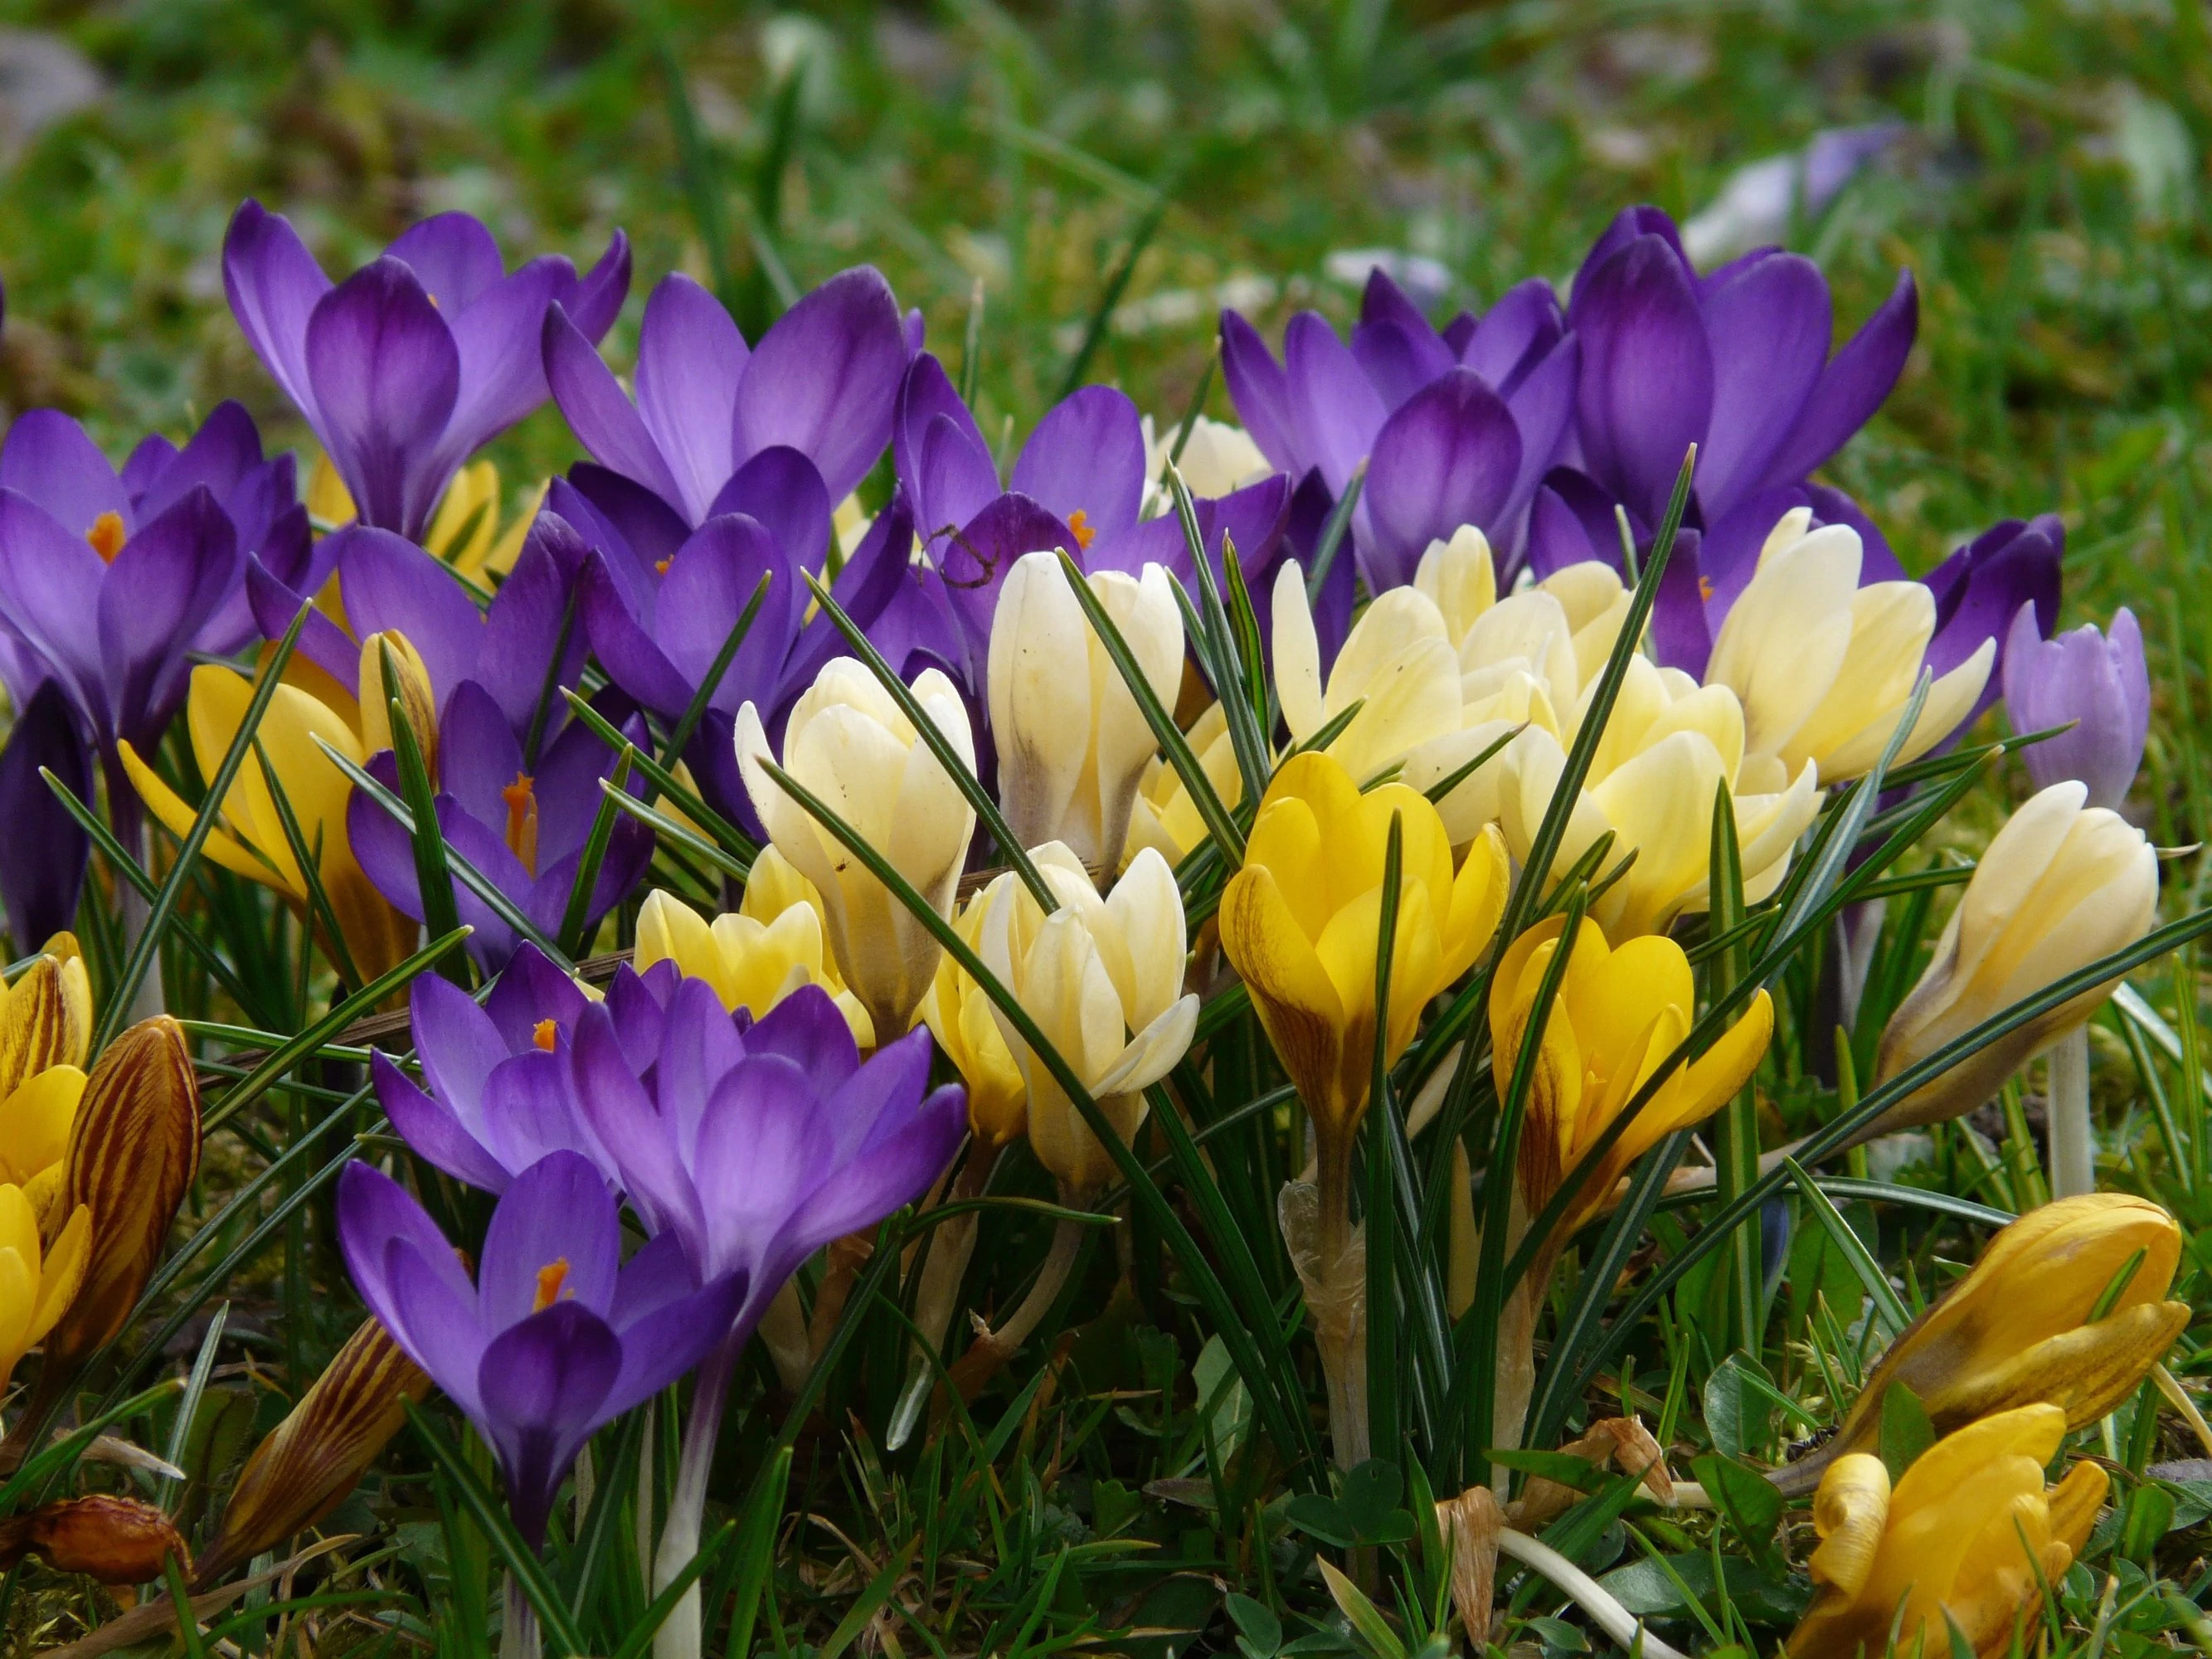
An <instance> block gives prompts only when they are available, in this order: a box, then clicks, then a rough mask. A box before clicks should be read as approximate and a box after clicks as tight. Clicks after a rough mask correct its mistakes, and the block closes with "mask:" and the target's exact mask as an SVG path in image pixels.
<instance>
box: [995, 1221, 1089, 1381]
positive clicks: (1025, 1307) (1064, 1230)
mask: <svg viewBox="0 0 2212 1659" xmlns="http://www.w3.org/2000/svg"><path fill="white" fill-rule="evenodd" d="M1077 1196H1078V1195H1076V1194H1066V1193H1063V1194H1060V1201H1061V1202H1062V1203H1064V1204H1066V1206H1068V1207H1069V1208H1070V1209H1079V1208H1080V1207H1082V1206H1080V1205H1079V1203H1078V1202H1077ZM1082 1247H1083V1224H1082V1223H1081V1222H1079V1221H1062V1222H1060V1224H1059V1225H1056V1226H1055V1227H1054V1228H1053V1230H1052V1248H1051V1249H1050V1250H1048V1251H1047V1252H1046V1254H1045V1258H1044V1266H1043V1267H1040V1268H1038V1269H1037V1276H1036V1284H1034V1285H1030V1293H1029V1294H1028V1295H1027V1296H1025V1297H1023V1298H1022V1304H1021V1306H1019V1307H1018V1308H1016V1309H1015V1310H1014V1311H1013V1313H1012V1315H1011V1316H1009V1317H1008V1318H1007V1320H1006V1323H1005V1324H1003V1325H1001V1326H1000V1327H999V1328H998V1329H996V1330H994V1331H982V1332H980V1333H978V1334H977V1337H976V1342H977V1345H978V1346H990V1347H992V1348H995V1349H996V1350H998V1352H1000V1354H1011V1353H1012V1352H1014V1350H1015V1349H1017V1348H1018V1347H1020V1346H1022V1344H1023V1342H1024V1341H1025V1340H1027V1339H1028V1337H1029V1334H1030V1332H1031V1331H1034V1330H1035V1329H1036V1328H1037V1326H1038V1324H1039V1323H1040V1322H1042V1320H1043V1318H1044V1316H1045V1315H1046V1314H1048V1313H1049V1312H1050V1311H1051V1310H1052V1304H1054V1302H1055V1301H1057V1300H1058V1299H1059V1297H1060V1287H1061V1286H1062V1285H1066V1283H1067V1275H1068V1274H1069V1273H1070V1272H1072V1271H1073V1268H1074V1267H1075V1257H1076V1253H1077V1252H1078V1251H1079V1249H1082Z"/></svg>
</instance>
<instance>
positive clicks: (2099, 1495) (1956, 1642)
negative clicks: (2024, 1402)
mask: <svg viewBox="0 0 2212 1659" xmlns="http://www.w3.org/2000/svg"><path fill="white" fill-rule="evenodd" d="M2065 1437H2066V1413H2064V1412H2063V1411H2062V1410H2061V1409H2060V1408H2059V1407H2057V1406H2048V1405H2038V1406H2022V1407H2019V1408H2018V1409H2017V1410H2014V1411H2008V1412H2000V1413H1997V1414H1996V1415H1995V1416H1993V1417H1985V1418H1983V1419H1981V1420H1980V1421H1979V1422H1977V1423H1972V1424H1970V1425H1967V1426H1966V1427H1965V1428H1963V1429H1960V1430H1959V1431H1957V1432H1956V1433H1954V1434H1948V1435H1946V1436H1945V1437H1943V1438H1942V1439H1941V1440H1939V1441H1937V1442H1936V1443H1935V1444H1934V1445H1932V1446H1930V1447H1929V1449H1927V1450H1926V1451H1924V1452H1923V1453H1921V1455H1919V1456H1918V1457H1917V1459H1915V1460H1914V1462H1913V1464H1912V1467H1911V1468H1908V1469H1907V1470H1905V1474H1904V1476H1903V1478H1902V1479H1900V1480H1899V1481H1898V1482H1897V1484H1896V1486H1895V1488H1894V1489H1893V1488H1892V1486H1891V1485H1890V1479H1889V1472H1888V1470H1887V1468H1885V1467H1884V1466H1883V1464H1882V1461H1881V1459H1880V1458H1879V1457H1876V1456H1874V1455H1871V1454H1869V1453H1866V1452H1853V1453H1851V1454H1850V1455H1848V1456H1844V1457H1839V1458H1838V1459H1837V1460H1836V1461H1835V1462H1834V1463H1832V1464H1831V1465H1830V1466H1829V1468H1828V1473H1827V1474H1826V1476H1825V1477H1823V1478H1822V1480H1821V1481H1820V1492H1819V1494H1818V1495H1817V1496H1816V1497H1815V1498H1814V1500H1813V1522H1814V1526H1815V1527H1816V1528H1818V1530H1819V1532H1820V1547H1819V1548H1817V1549H1815V1550H1814V1552H1813V1557H1812V1559H1811V1561H1810V1562H1809V1563H1808V1565H1809V1566H1810V1567H1811V1569H1812V1573H1813V1582H1814V1584H1815V1585H1817V1586H1818V1587H1819V1588H1818V1589H1817V1591H1816V1592H1815V1595H1814V1601H1813V1605H1812V1607H1810V1608H1809V1609H1808V1611H1807V1612H1806V1614H1805V1616H1804V1618H1803V1619H1802V1620H1800V1621H1799V1622H1798V1626H1797V1628H1796V1631H1795V1632H1792V1633H1791V1635H1790V1644H1789V1651H1790V1659H1856V1656H1857V1655H1860V1654H1867V1653H1881V1652H1892V1651H1893V1652H1897V1653H1914V1652H1917V1653H1923V1654H1934V1653H1944V1652H1950V1651H1965V1652H1967V1653H1971V1654H1973V1655H1975V1656H1977V1659H1993V1656H1995V1655H1997V1654H2001V1653H2003V1652H2005V1651H2006V1650H2007V1649H2008V1647H2009V1646H2010V1645H2011V1644H2012V1643H2013V1642H2014V1641H2015V1639H2016V1632H2018V1631H2019V1630H2020V1629H2021V1628H2023V1627H2026V1626H2031V1625H2032V1622H2033V1620H2034V1618H2035V1613H2036V1608H2037V1607H2038V1605H2039V1603H2040V1601H2041V1600H2042V1595H2043V1586H2044V1585H2045V1584H2054V1585H2055V1584H2056V1583H2058V1581H2059V1580H2060V1579H2061V1578H2063V1577H2065V1576H2066V1570H2067V1568H2068V1567H2069V1566H2070V1565H2073V1562H2074V1559H2075V1556H2076V1555H2078V1554H2079V1553H2081V1547H2082V1546H2083V1545H2084V1544H2085V1543H2087V1541H2088V1537H2089V1528H2090V1527H2091V1526H2092V1525H2093V1524H2094V1522H2095V1521H2096V1519H2097V1510H2099V1508H2100V1506H2101V1505H2102V1504H2103V1503H2104V1501H2105V1492H2106V1486H2107V1484H2108V1483H2107V1481H2106V1475H2105V1472H2104V1471H2103V1470H2102V1469H2100V1468H2098V1467H2097V1466H2096V1465H2095V1464H2094V1463H2091V1462H2078V1463H2076V1464H2075V1465H2074V1467H2073V1468H2071V1469H2069V1470H2068V1471H2067V1474H2066V1478H2065V1479H2064V1480H2061V1481H2060V1482H2059V1483H2058V1484H2057V1486H2051V1487H2048V1488H2046V1487H2045V1486H2044V1484H2043V1472H2044V1469H2045V1466H2046V1465H2048V1464H2049V1462H2051V1458H2052V1457H2053V1456H2054V1455H2056V1454H2057V1450H2058V1449H2059V1446H2060V1444H2061V1443H2063V1441H2064V1439H2065ZM1893 1632H1894V1641H1893V1640H1892V1633H1893ZM1960 1644H1963V1645H1962V1646H1961V1645H1960Z"/></svg>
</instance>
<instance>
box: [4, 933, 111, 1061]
mask: <svg viewBox="0 0 2212 1659" xmlns="http://www.w3.org/2000/svg"><path fill="white" fill-rule="evenodd" d="M90 1042H92V986H91V982H90V981H88V979H87V978H86V976H85V971H84V958H83V957H82V956H80V955H78V954H77V949H76V939H73V938H71V937H70V935H69V934H67V933H61V934H58V935H56V936H55V938H54V939H52V940H51V941H49V942H48V944H47V946H46V951H45V953H44V954H42V955H40V957H38V959H37V960H36V961H34V962H33V963H31V965H30V966H29V967H28V968H27V969H24V970H23V973H22V975H21V977H20V978H18V979H17V980H16V981H15V983H14V984H13V985H10V986H9V987H7V988H6V989H5V991H4V992H0V1100H5V1099H7V1097H9V1096H10V1095H13V1094H14V1093H15V1091H16V1090H18V1089H20V1088H21V1087H22V1086H23V1085H24V1083H25V1082H26V1081H27V1080H28V1079H31V1078H33V1077H35V1076H37V1075H38V1074H39V1073H40V1072H43V1071H45V1070H46V1068H47V1067H49V1066H83V1064H84V1055H85V1049H86V1048H87V1047H88V1045H89V1044H90Z"/></svg>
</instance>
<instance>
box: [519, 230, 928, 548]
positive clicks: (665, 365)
mask: <svg viewBox="0 0 2212 1659" xmlns="http://www.w3.org/2000/svg"><path fill="white" fill-rule="evenodd" d="M604 332H605V325H604V324H601V325H599V329H598V330H597V331H593V330H592V329H591V328H590V327H588V326H586V325H584V323H583V320H582V319H580V318H579V319H572V318H571V317H570V316H569V314H568V312H567V311H565V310H564V309H562V307H561V306H560V305H558V304H556V306H554V307H551V308H550V310H549V311H548V312H547V313H546V316H545V323H544V340H543V349H544V361H545V374H546V377H547V379H548V380H550V383H551V385H552V388H553V397H554V399H555V401H556V402H557V403H558V404H560V405H561V412H562V414H563V415H564V416H567V417H568V425H569V427H570V428H571V429H572V430H573V431H574V433H575V435H576V437H577V439H578V441H580V442H581V443H582V445H583V446H584V447H585V448H586V449H587V450H589V451H590V452H591V453H592V459H594V460H595V461H597V462H598V463H599V465H601V466H602V467H605V469H606V470H607V471H610V472H612V473H614V474H616V475H617V476H618V477H622V478H625V479H627V480H629V482H630V483H633V484H635V485H637V486H638V487H639V488H641V489H646V490H649V491H651V492H652V493H653V495H656V496H658V497H659V500H660V501H661V502H662V503H664V504H665V506H666V507H668V508H669V510H670V511H671V513H674V514H675V515H676V517H677V518H678V520H680V521H681V524H682V526H684V527H687V528H690V529H696V528H697V527H698V526H700V525H702V524H703V523H705V522H706V521H707V520H708V519H710V518H713V517H715V516H716V515H717V514H720V513H727V512H731V511H733V510H734V511H744V510H745V509H744V507H743V506H742V505H739V504H738V503H740V502H742V501H744V500H745V499H746V498H747V496H748V493H749V492H748V491H747V489H746V488H745V486H744V484H742V483H738V476H739V475H740V474H742V473H744V471H745V468H746V465H747V464H748V463H749V462H751V461H754V460H756V459H758V458H759V457H760V456H762V455H763V454H764V453H767V452H769V451H770V450H774V449H781V450H782V451H784V452H786V454H787V457H789V458H791V459H797V458H801V457H803V458H804V459H805V463H806V468H805V471H806V472H807V474H808V475H809V476H808V477H806V478H805V480H804V481H803V483H801V484H799V486H797V487H799V488H802V489H805V492H806V493H807V494H809V495H814V494H817V493H818V494H819V495H820V497H821V500H820V506H821V508H822V514H821V521H822V524H821V527H822V529H823V532H824V535H825V538H826V532H827V531H828V528H829V507H830V504H831V503H832V502H835V501H842V500H843V499H844V497H845V496H846V495H848V494H850V493H851V491H852V490H853V489H854V486H855V485H857V484H858V483H860V480H861V479H862V478H863V477H866V476H867V471H868V469H869V468H870V467H872V466H873V465H875V462H876V458H877V457H878V455H880V454H882V453H883V452H884V444H885V443H886V442H888V441H890V435H891V404H892V400H893V398H896V395H897V392H898V387H899V377H900V376H901V375H902V374H903V373H904V372H905V370H906V365H907V355H908V354H907V341H906V331H905V326H904V324H903V323H902V320H901V319H900V317H899V310H898V301H896V300H895V299H893V298H892V297H891V290H890V284H889V283H886V282H884V279H883V275H882V273H881V272H879V271H878V270H876V269H875V267H874V266H872V265H860V266H855V267H854V269H852V270H845V271H840V272H839V273H838V274H837V275H836V276H832V277H831V278H830V279H829V281H828V282H826V283H823V284H822V285H821V286H820V287H818V288H817V289H813V290H812V291H811V292H810V293H808V294H807V295H805V296H804V297H803V298H801V299H800V300H799V302H798V303H797V304H796V305H794V306H793V307H791V309H790V310H788V311H787V312H785V313H783V315H782V316H781V318H779V319H777V320H776V322H775V325H774V326H773V327H771V328H770V329H769V331H768V332H767V333H765V334H763V335H762V336H761V337H760V341H759V343H757V344H756V345H754V346H752V347H750V348H748V347H747V346H746V344H745V339H744V335H742V334H741V333H739V332H738V325H736V324H735V323H734V322H732V320H731V319H730V314H729V313H728V312H726V311H725V310H724V309H723V308H722V304H721V301H719V300H717V299H715V297H714V295H711V294H709V293H708V291H707V290H706V289H703V288H702V287H700V286H699V284H698V283H695V282H693V281H692V280H691V279H690V277H689V276H684V275H682V274H681V273H680V272H678V273H672V274H671V275H669V276H664V277H663V278H661V280H660V283H659V285H658V286H657V287H655V288H654V289H653V295H652V297H651V298H649V299H648V300H647V301H646V304H645V318H644V321H643V322H642V323H641V325H640V326H639V329H638V337H637V367H636V370H635V380H636V386H637V395H636V398H635V402H633V401H632V400H631V399H630V398H628V397H625V396H624V395H623V389H622V387H621V386H620V385H619V383H617V380H615V377H614V373H613V371H612V370H611V369H609V368H607V366H606V364H605V363H604V362H601V361H600V359H599V353H598V352H596V351H595V350H593V349H592V345H593V343H595V342H596V341H597V340H598V339H599V335H600V334H602V333H604ZM825 545H826V540H825V541H816V542H813V543H811V544H807V545H804V546H794V547H793V548H791V549H790V550H789V551H790V553H791V555H792V556H793V557H794V558H799V559H804V560H806V561H807V562H810V563H811V564H813V565H814V566H816V567H817V568H818V567H819V565H820V562H821V556H822V554H823V550H824V547H825Z"/></svg>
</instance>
